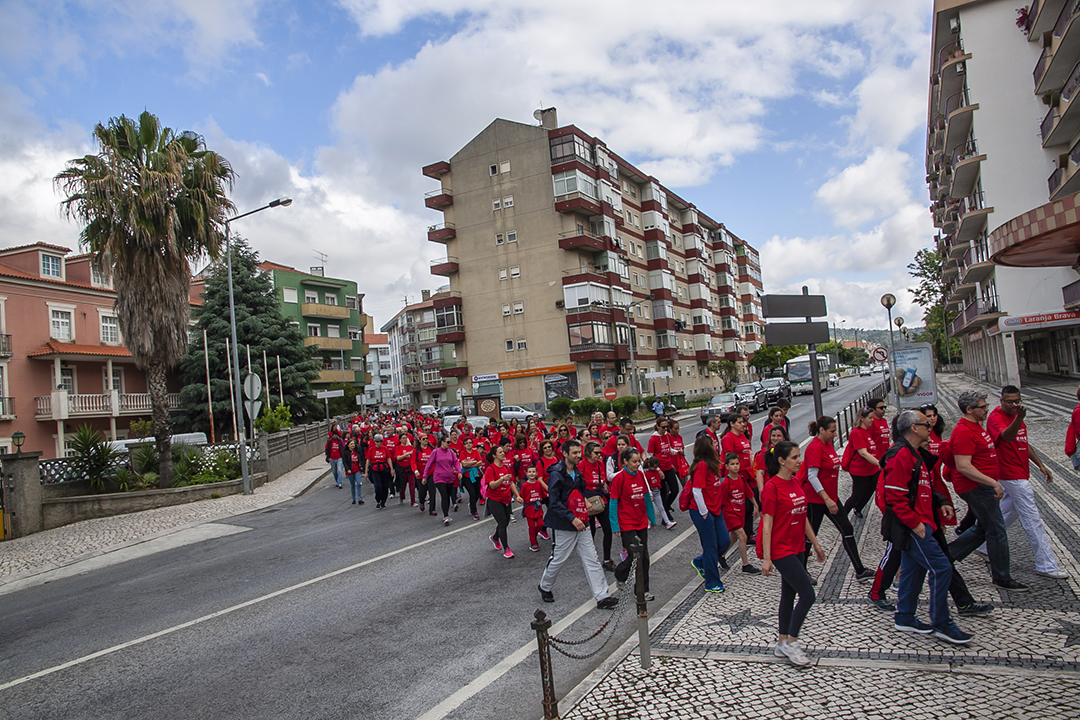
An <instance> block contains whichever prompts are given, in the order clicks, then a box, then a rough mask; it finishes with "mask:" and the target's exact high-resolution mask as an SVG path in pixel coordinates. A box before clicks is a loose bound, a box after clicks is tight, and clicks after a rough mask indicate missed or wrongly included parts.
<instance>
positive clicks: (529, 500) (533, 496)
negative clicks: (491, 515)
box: [518, 465, 547, 552]
mask: <svg viewBox="0 0 1080 720" xmlns="http://www.w3.org/2000/svg"><path fill="white" fill-rule="evenodd" d="M518 492H519V493H520V494H521V502H522V504H523V505H524V506H525V507H524V508H523V509H522V511H521V514H522V515H524V516H525V520H526V521H528V523H529V549H530V550H532V551H533V552H536V551H538V550H539V549H540V546H539V545H537V544H536V536H537V534H538V533H540V532H542V531H543V529H544V497H545V496H546V495H547V483H545V482H544V481H543V480H542V479H540V475H539V474H538V473H537V472H536V466H535V465H531V466H529V467H528V468H527V469H526V470H525V482H523V483H522V484H521V490H519V491H518Z"/></svg>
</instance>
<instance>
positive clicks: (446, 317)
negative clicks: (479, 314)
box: [435, 305, 465, 328]
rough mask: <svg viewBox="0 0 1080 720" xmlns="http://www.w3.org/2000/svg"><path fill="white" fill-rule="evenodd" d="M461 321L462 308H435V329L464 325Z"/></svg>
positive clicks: (455, 306) (453, 306)
mask: <svg viewBox="0 0 1080 720" xmlns="http://www.w3.org/2000/svg"><path fill="white" fill-rule="evenodd" d="M464 324H465V323H463V322H462V321H461V306H460V305H448V306H447V307H441V308H435V327H437V328H451V327H461V326H462V325H464Z"/></svg>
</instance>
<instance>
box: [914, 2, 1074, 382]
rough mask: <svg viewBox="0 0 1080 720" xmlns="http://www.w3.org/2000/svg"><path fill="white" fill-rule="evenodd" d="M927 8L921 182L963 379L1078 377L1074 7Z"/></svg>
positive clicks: (965, 4)
mask: <svg viewBox="0 0 1080 720" xmlns="http://www.w3.org/2000/svg"><path fill="white" fill-rule="evenodd" d="M1016 5H1017V4H1016V3H1014V2H1007V1H1006V0H981V1H976V0H966V1H963V0H935V3H934V24H933V35H932V37H933V42H932V46H933V47H932V53H931V77H930V92H929V112H928V116H927V157H926V170H927V182H928V184H929V189H930V199H931V202H932V206H931V212H932V213H933V215H934V224H935V226H936V227H938V228H939V229H940V234H939V235H938V238H937V248H938V251H939V252H940V253H941V254H942V256H943V257H944V258H945V265H944V269H943V280H944V282H945V285H946V290H945V296H946V298H945V299H946V302H947V304H948V307H949V308H950V310H954V311H957V312H959V316H958V317H957V318H956V320H955V321H954V322H953V323H952V324H951V325H950V327H949V332H950V335H951V336H954V337H958V338H960V339H961V341H962V344H963V352H964V367H965V371H966V372H968V373H969V374H971V375H974V376H976V377H980V378H983V379H986V380H989V381H991V382H995V383H1013V384H1019V382H1020V376H1021V374H1022V373H1036V372H1050V373H1061V374H1067V375H1074V376H1075V375H1080V312H1077V309H1078V308H1080V282H1078V281H1077V274H1076V272H1074V271H1073V270H1071V269H1069V268H1070V267H1072V266H1075V265H1076V263H1077V255H1078V253H1080V243H1078V242H1077V238H1078V237H1080V225H1078V223H1077V221H1078V218H1077V213H1078V209H1077V207H1076V206H1077V204H1078V203H1077V201H1076V197H1075V193H1076V192H1077V191H1078V190H1080V100H1077V103H1076V106H1073V105H1072V100H1074V99H1076V98H1077V95H1078V94H1080V93H1078V92H1077V91H1078V89H1080V64H1078V61H1080V2H1077V1H1076V0H1068V1H1066V0H1034V1H1033V2H1032V3H1031V6H1030V8H1028V9H1027V11H1026V17H1022V18H1021V23H1020V24H1021V25H1023V27H1018V26H1017V9H1016Z"/></svg>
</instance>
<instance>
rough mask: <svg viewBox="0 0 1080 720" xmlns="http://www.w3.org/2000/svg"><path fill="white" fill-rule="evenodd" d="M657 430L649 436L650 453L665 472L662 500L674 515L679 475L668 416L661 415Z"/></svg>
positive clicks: (668, 511)
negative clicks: (673, 507)
mask: <svg viewBox="0 0 1080 720" xmlns="http://www.w3.org/2000/svg"><path fill="white" fill-rule="evenodd" d="M655 427H656V432H655V433H654V434H653V435H652V437H650V438H649V455H651V456H653V457H655V458H657V459H658V460H659V461H660V472H662V473H664V484H663V486H661V500H662V501H663V505H664V510H665V511H666V512H667V514H668V516H669V517H671V516H673V515H674V514H675V513H674V510H673V509H672V503H674V502H675V500H676V499H677V498H678V497H679V477H678V475H677V474H676V472H675V454H676V452H677V451H676V450H675V445H674V443H673V442H672V438H671V434H670V433H669V432H668V431H669V430H670V429H671V422H670V421H669V420H668V418H666V417H660V418H658V419H657V421H656V426H655Z"/></svg>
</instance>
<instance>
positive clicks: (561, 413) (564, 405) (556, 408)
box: [548, 397, 574, 419]
mask: <svg viewBox="0 0 1080 720" xmlns="http://www.w3.org/2000/svg"><path fill="white" fill-rule="evenodd" d="M573 404H574V401H573V400H571V399H570V398H567V397H559V398H555V399H554V400H552V401H551V402H549V403H548V412H549V413H551V416H552V417H553V418H558V419H562V418H564V417H566V416H567V415H569V414H570V407H571V406H572V405H573Z"/></svg>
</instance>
